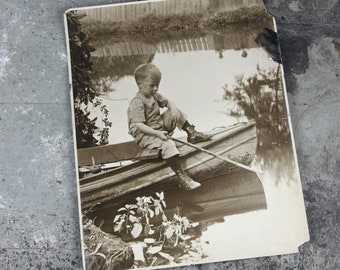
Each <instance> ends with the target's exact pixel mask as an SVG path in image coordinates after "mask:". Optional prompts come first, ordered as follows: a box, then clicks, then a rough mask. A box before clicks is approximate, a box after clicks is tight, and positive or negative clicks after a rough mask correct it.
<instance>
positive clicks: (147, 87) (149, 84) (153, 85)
mask: <svg viewBox="0 0 340 270" xmlns="http://www.w3.org/2000/svg"><path fill="white" fill-rule="evenodd" d="M159 82H160V78H156V77H155V76H152V75H150V76H148V77H147V78H145V80H143V81H142V82H140V83H139V85H138V86H139V92H140V93H142V94H143V95H144V96H146V97H151V96H153V95H154V94H156V93H157V91H158V86H159Z"/></svg>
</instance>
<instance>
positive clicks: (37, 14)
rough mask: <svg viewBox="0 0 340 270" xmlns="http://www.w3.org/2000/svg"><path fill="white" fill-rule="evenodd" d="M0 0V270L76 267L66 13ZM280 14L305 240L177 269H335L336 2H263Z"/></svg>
mask: <svg viewBox="0 0 340 270" xmlns="http://www.w3.org/2000/svg"><path fill="white" fill-rule="evenodd" d="M114 2H117V1H104V0H83V1H81V0H72V1H66V0H45V1H38V0H30V1H24V0H21V1H19V0H13V1H8V0H1V1H0V4H1V5H0V6H1V15H0V19H1V28H0V31H1V32H0V33H1V37H0V39H1V41H0V91H1V92H0V93H1V95H0V111H1V113H0V123H1V130H0V269H80V268H81V249H80V234H79V227H78V226H79V223H78V209H77V199H76V197H77V196H76V193H77V191H76V181H75V177H76V174H75V170H74V153H73V141H72V129H71V106H70V101H69V85H68V69H67V56H66V46H65V44H66V43H65V34H64V23H63V13H64V11H65V10H67V9H68V8H71V7H80V6H91V5H98V4H109V3H114ZM265 4H266V6H267V8H268V11H269V12H270V13H271V14H272V15H274V16H275V17H276V19H277V26H278V31H279V37H280V42H281V49H282V54H283V61H284V65H285V76H286V84H287V90H288V98H289V106H290V110H291V115H292V122H293V128H294V137H295V140H296V148H297V154H298V159H299V165H300V172H301V177H302V185H303V191H304V198H305V204H306V209H307V216H308V222H309V229H310V235H311V239H310V242H309V243H306V244H304V245H303V246H301V248H300V252H299V253H298V254H293V255H284V256H274V257H267V258H258V259H248V260H240V261H231V262H224V263H217V264H205V265H201V266H191V267H187V268H183V269H340V259H339V255H340V248H339V247H340V245H339V242H340V241H339V234H340V230H339V223H340V210H339V209H340V202H339V197H340V196H339V187H340V184H339V180H340V149H339V135H340V120H339V119H340V89H339V85H340V84H339V74H340V27H339V26H340V4H339V1H337V0H288V1H284V0H272V1H269V0H265Z"/></svg>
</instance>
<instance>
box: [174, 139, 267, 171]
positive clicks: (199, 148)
mask: <svg viewBox="0 0 340 270" xmlns="http://www.w3.org/2000/svg"><path fill="white" fill-rule="evenodd" d="M168 138H169V139H171V140H173V141H175V142H179V143H182V144H184V145H188V146H190V147H192V148H195V149H197V150H199V151H201V152H204V153H206V154H209V155H212V156H214V157H216V158H219V159H221V160H223V161H226V162H228V163H230V164H233V165H235V166H238V167H240V168H243V169H246V170H248V171H252V172H255V173H259V174H262V173H263V171H258V170H256V169H253V168H250V167H249V166H246V165H244V164H242V163H239V162H237V161H234V160H232V159H230V158H227V157H224V156H221V155H219V154H216V153H214V152H211V151H209V150H207V149H204V148H202V147H199V146H197V145H195V144H192V143H189V142H185V141H182V140H179V139H176V138H173V137H171V136H168Z"/></svg>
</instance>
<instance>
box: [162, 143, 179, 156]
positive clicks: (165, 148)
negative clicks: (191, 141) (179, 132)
mask: <svg viewBox="0 0 340 270" xmlns="http://www.w3.org/2000/svg"><path fill="white" fill-rule="evenodd" d="M178 154H179V151H178V149H177V147H176V144H175V142H174V141H172V140H167V141H164V142H163V144H162V158H163V159H168V158H171V157H173V156H176V155H178Z"/></svg>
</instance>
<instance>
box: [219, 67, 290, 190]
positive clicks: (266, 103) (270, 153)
mask: <svg viewBox="0 0 340 270" xmlns="http://www.w3.org/2000/svg"><path fill="white" fill-rule="evenodd" d="M257 71H258V72H257V74H256V75H255V76H252V77H249V78H244V77H243V76H239V77H236V85H235V86H233V87H232V88H231V87H230V86H228V85H225V86H224V87H223V90H224V96H223V99H225V100H233V101H235V102H236V103H237V107H236V108H234V109H228V110H227V111H226V114H227V115H230V116H234V117H236V118H240V117H244V116H246V117H247V118H248V119H249V120H250V119H255V121H256V127H257V140H258V144H257V150H256V161H255V162H256V164H257V165H258V166H260V167H261V169H262V170H263V171H268V172H270V173H271V174H272V175H275V179H274V181H275V182H276V183H277V184H278V183H279V182H283V181H291V180H293V179H296V177H295V176H294V175H295V159H294V153H293V150H292V147H291V146H292V142H291V138H290V130H289V123H288V118H287V108H286V104H285V96H284V89H283V82H282V76H281V72H280V71H281V68H280V66H277V67H276V68H274V69H272V70H269V71H266V70H262V69H261V68H260V67H259V66H258V67H257Z"/></svg>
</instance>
